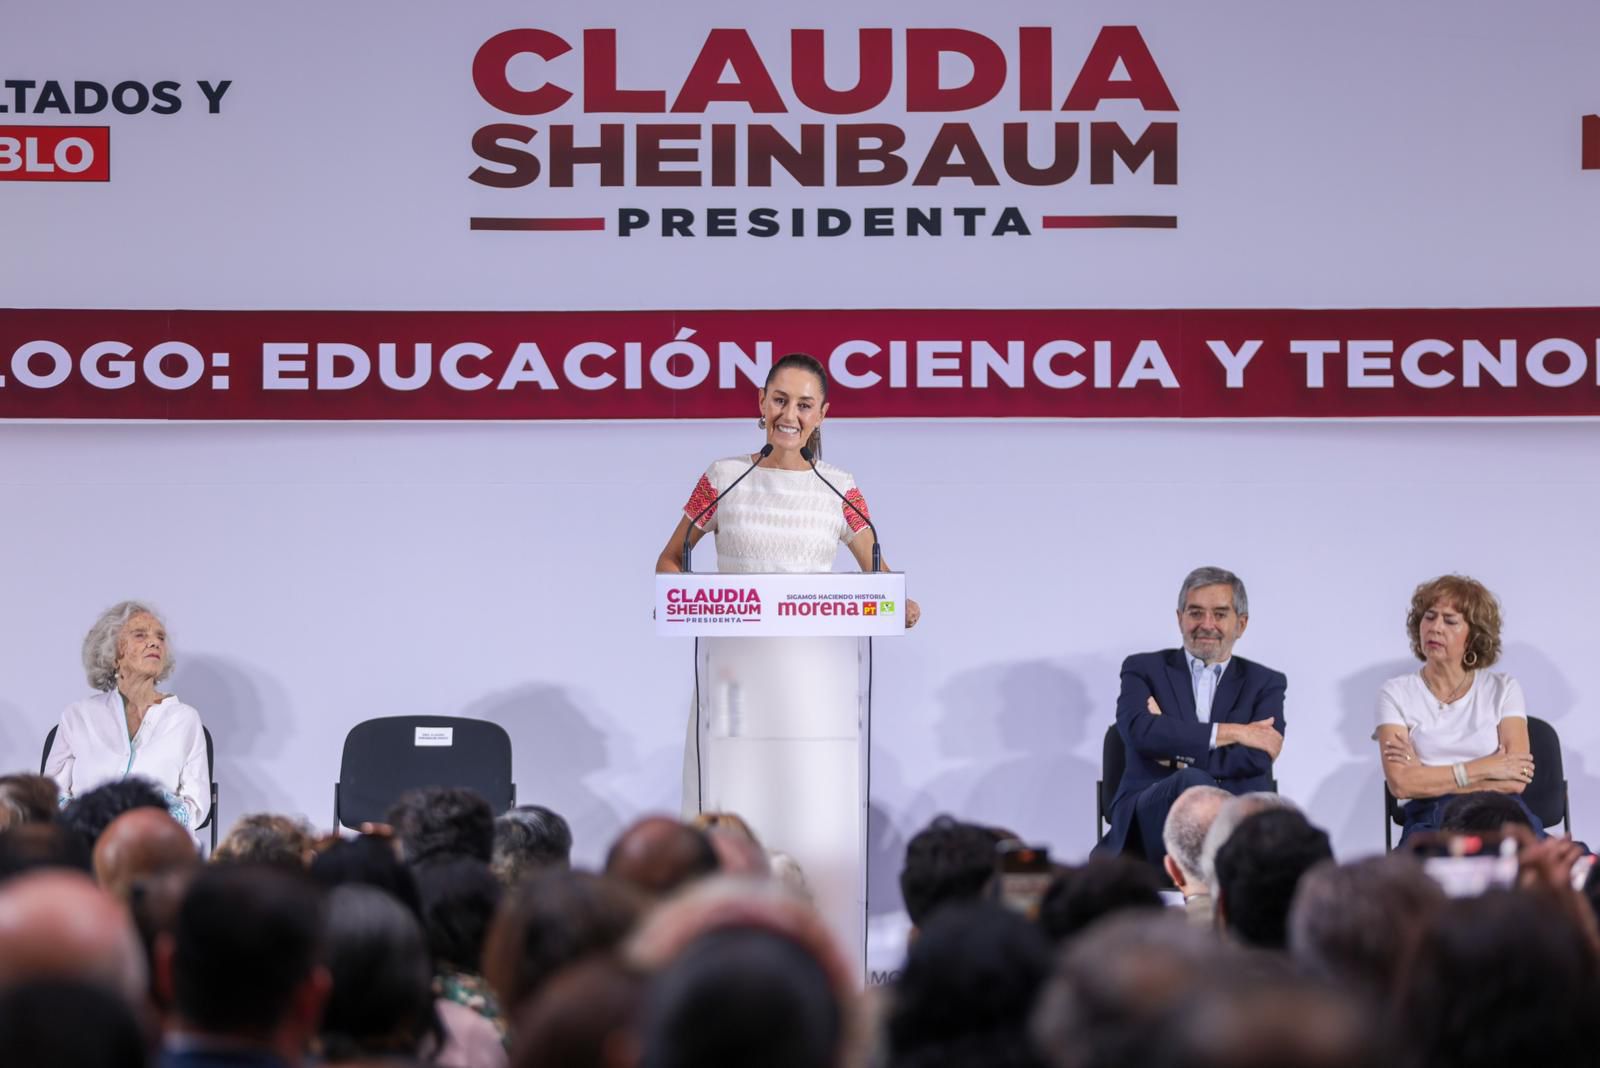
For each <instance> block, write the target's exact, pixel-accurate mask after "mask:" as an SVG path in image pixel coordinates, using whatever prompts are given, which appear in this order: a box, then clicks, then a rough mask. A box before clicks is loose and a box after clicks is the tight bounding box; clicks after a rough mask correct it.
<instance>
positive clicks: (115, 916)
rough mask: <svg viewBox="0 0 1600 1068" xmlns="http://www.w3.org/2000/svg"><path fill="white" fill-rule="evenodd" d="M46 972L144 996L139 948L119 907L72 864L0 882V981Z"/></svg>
mask: <svg viewBox="0 0 1600 1068" xmlns="http://www.w3.org/2000/svg"><path fill="white" fill-rule="evenodd" d="M46 978H52V979H76V980H82V981H84V982H88V983H93V984H95V985H98V986H102V987H105V988H106V989H108V990H111V991H113V992H114V993H116V994H119V995H121V996H122V997H124V998H126V999H127V1001H128V1004H130V1005H134V1006H140V1005H143V1003H144V996H145V966H144V951H143V950H142V949H141V948H140V946H139V937H138V935H137V934H136V933H135V932H134V929H133V922H132V921H131V920H130V919H129V917H128V912H127V910H126V909H125V908H123V907H122V904H121V903H120V902H118V901H117V900H116V899H115V898H113V897H112V896H111V895H110V894H108V893H106V892H105V891H103V890H101V889H100V888H98V887H97V886H95V885H94V883H93V882H92V881H90V879H89V878H88V877H87V876H84V875H79V874H77V873H76V872H66V871H55V870H47V871H35V872H29V873H27V874H24V875H19V876H17V877H16V878H14V879H11V880H9V881H7V882H6V883H4V884H3V885H0V987H6V986H11V985H15V984H17V983H23V982H29V981H31V980H35V979H46Z"/></svg>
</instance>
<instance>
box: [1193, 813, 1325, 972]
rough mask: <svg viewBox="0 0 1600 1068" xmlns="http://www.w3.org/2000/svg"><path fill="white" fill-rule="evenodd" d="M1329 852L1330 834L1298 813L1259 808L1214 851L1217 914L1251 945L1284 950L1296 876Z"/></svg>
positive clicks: (1226, 925) (1235, 934) (1227, 927)
mask: <svg viewBox="0 0 1600 1068" xmlns="http://www.w3.org/2000/svg"><path fill="white" fill-rule="evenodd" d="M1332 857H1333V849H1332V847H1331V846H1329V844H1328V836H1327V834H1326V833H1324V832H1323V831H1322V830H1321V829H1319V828H1317V827H1313V826H1312V825H1311V824H1310V823H1309V822H1307V820H1306V818H1305V817H1304V816H1302V815H1300V813H1298V812H1290V811H1288V810H1286V809H1280V810H1278V811H1275V812H1258V813H1256V814H1255V815H1254V816H1251V817H1250V818H1249V819H1247V820H1245V821H1244V822H1243V823H1241V824H1239V826H1238V827H1236V828H1234V831H1233V833H1232V834H1230V835H1229V836H1228V840H1227V841H1226V842H1225V843H1223V846H1222V848H1221V849H1220V850H1218V851H1217V860H1216V865H1217V902H1216V909H1217V916H1218V919H1219V921H1220V923H1221V925H1222V926H1223V928H1224V929H1225V930H1227V931H1229V932H1231V933H1232V934H1233V935H1234V936H1236V937H1237V938H1239V939H1241V940H1242V941H1244V942H1247V943H1249V944H1250V945H1255V946H1261V947H1263V948H1266V949H1282V948H1283V946H1284V945H1285V943H1286V942H1287V941H1288V925H1289V905H1290V903H1291V902H1292V901H1293V900H1294V891H1295V886H1296V885H1297V884H1298V883H1299V882H1300V877H1301V876H1302V875H1304V874H1305V873H1306V872H1307V871H1309V870H1310V869H1311V867H1312V865H1314V864H1316V863H1317V862H1318V861H1322V860H1329V859H1332Z"/></svg>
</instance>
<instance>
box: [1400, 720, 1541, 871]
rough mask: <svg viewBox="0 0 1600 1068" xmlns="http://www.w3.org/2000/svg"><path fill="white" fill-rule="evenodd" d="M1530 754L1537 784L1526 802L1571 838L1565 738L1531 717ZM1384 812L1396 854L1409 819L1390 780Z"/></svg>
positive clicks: (1526, 793) (1527, 792)
mask: <svg viewBox="0 0 1600 1068" xmlns="http://www.w3.org/2000/svg"><path fill="white" fill-rule="evenodd" d="M1528 751H1529V752H1530V753H1532V754H1533V781H1532V782H1530V783H1528V785H1527V787H1526V788H1525V789H1524V790H1523V791H1522V803H1523V804H1525V805H1527V806H1528V809H1529V811H1531V812H1532V813H1533V814H1534V815H1535V816H1538V817H1539V822H1540V823H1542V824H1544V826H1545V829H1546V830H1549V829H1550V828H1551V827H1554V826H1556V825H1557V824H1560V825H1561V826H1562V829H1563V830H1565V831H1566V832H1567V833H1568V834H1569V835H1570V834H1571V833H1572V805H1571V802H1570V799H1569V797H1568V795H1567V773H1566V769H1565V767H1564V766H1563V765H1562V763H1561V736H1560V735H1559V734H1557V733H1556V729H1555V728H1554V727H1552V726H1550V724H1549V723H1547V722H1545V721H1544V720H1542V719H1540V718H1538V717H1537V716H1529V717H1528ZM1383 811H1384V820H1383V848H1384V849H1385V850H1386V851H1392V850H1393V849H1394V829H1395V828H1396V827H1403V826H1405V820H1404V818H1403V817H1402V815H1401V812H1400V802H1399V801H1397V800H1395V796H1394V794H1392V793H1390V792H1389V783H1388V782H1387V781H1385V782H1384V784H1383Z"/></svg>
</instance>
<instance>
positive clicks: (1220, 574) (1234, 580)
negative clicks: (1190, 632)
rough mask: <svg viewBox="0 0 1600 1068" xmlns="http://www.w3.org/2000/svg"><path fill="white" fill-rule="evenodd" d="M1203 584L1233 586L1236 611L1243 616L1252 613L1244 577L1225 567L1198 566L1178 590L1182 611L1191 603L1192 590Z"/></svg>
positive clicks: (1179, 604) (1180, 610) (1179, 609)
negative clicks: (1245, 590) (1245, 589)
mask: <svg viewBox="0 0 1600 1068" xmlns="http://www.w3.org/2000/svg"><path fill="white" fill-rule="evenodd" d="M1202 586H1232V587H1233V610H1234V612H1235V613H1237V614H1238V615H1241V616H1247V615H1249V614H1250V597H1249V595H1248V594H1246V593H1245V592H1244V579H1242V578H1240V577H1239V576H1238V575H1235V574H1234V573H1233V572H1232V571H1229V570H1228V569H1227V568H1225V567H1197V568H1195V569H1194V570H1193V571H1191V572H1189V574H1188V576H1187V577H1186V578H1185V579H1184V580H1183V589H1181V590H1179V591H1178V611H1179V612H1180V613H1181V612H1182V611H1183V608H1184V606H1185V605H1187V604H1188V603H1189V594H1190V592H1191V591H1193V590H1198V589H1199V588H1200V587H1202Z"/></svg>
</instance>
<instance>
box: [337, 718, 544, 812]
mask: <svg viewBox="0 0 1600 1068" xmlns="http://www.w3.org/2000/svg"><path fill="white" fill-rule="evenodd" d="M445 739H448V741H445ZM422 786H464V787H467V788H469V789H472V790H476V791H477V792H478V793H479V794H481V795H482V796H483V798H484V799H485V800H487V801H488V802H489V806H490V807H491V808H492V809H493V810H494V811H495V812H504V811H506V810H507V809H509V808H511V807H512V806H514V805H515V804H516V803H517V786H516V783H514V782H512V781H511V737H510V735H508V734H506V732H505V728H503V727H501V726H500V725H499V724H497V723H490V722H488V721H487V720H481V719H464V718H461V717H457V716H385V717H382V718H379V719H369V720H367V721H365V722H363V723H358V724H356V725H355V726H354V727H352V728H351V729H350V733H349V734H348V735H347V736H346V737H345V740H344V755H343V756H342V758H341V759H340V761H339V781H338V782H336V783H334V786H333V821H334V826H335V827H338V826H344V827H349V828H351V829H356V828H359V827H360V826H361V824H363V823H381V822H382V821H383V819H384V817H385V815H386V814H387V813H388V811H389V806H390V805H392V804H394V802H395V801H396V800H398V799H399V797H400V795H401V794H403V793H405V792H406V791H407V790H413V789H416V788H418V787H422Z"/></svg>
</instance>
